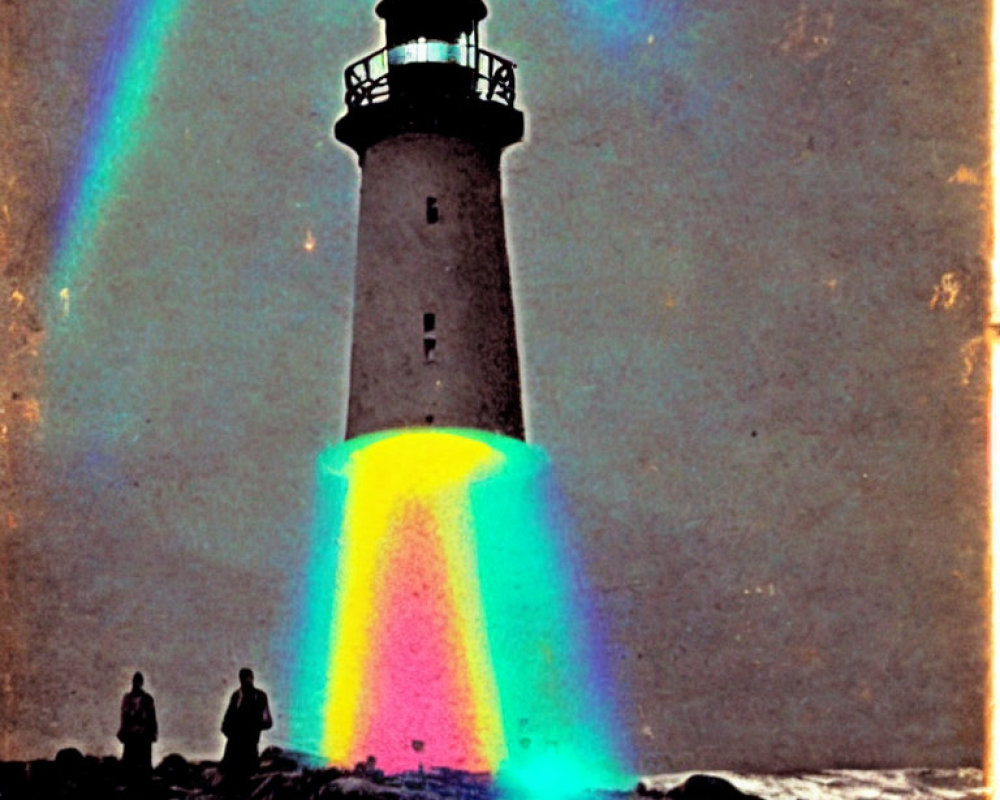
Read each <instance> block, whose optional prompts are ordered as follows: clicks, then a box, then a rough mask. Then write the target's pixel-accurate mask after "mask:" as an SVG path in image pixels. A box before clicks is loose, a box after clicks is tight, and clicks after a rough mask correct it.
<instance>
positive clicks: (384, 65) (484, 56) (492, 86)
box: [344, 41, 516, 108]
mask: <svg viewBox="0 0 1000 800" xmlns="http://www.w3.org/2000/svg"><path fill="white" fill-rule="evenodd" d="M420 63H425V64H456V65H457V66H460V67H466V68H468V67H470V66H472V65H473V64H474V65H475V69H474V70H473V71H472V75H471V76H470V77H471V81H470V82H471V86H470V89H471V92H472V94H474V95H475V96H476V97H479V98H481V99H483V100H489V101H492V102H496V103H503V104H504V105H508V106H513V105H514V98H515V84H514V68H515V66H516V65H515V64H514V62H513V61H508V60H507V59H506V58H503V57H501V56H498V55H497V54H496V53H491V52H490V51H489V50H483V49H482V48H478V49H477V48H475V47H472V46H463V45H459V44H453V43H450V42H434V41H431V42H426V41H418V42H408V43H407V44H403V45H397V46H395V47H392V48H388V47H383V48H382V49H381V50H378V51H376V52H374V53H371V54H369V55H367V56H365V57H364V58H362V59H360V60H358V61H355V62H354V63H353V64H351V65H350V66H348V67H347V69H346V70H344V83H345V85H346V87H347V92H346V94H345V96H344V101H345V102H346V103H347V107H348V108H357V107H359V106H367V105H371V104H373V103H381V102H383V101H385V100H388V99H389V70H390V69H391V68H393V67H398V66H402V65H404V64H420Z"/></svg>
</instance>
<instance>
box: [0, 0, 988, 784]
mask: <svg viewBox="0 0 1000 800" xmlns="http://www.w3.org/2000/svg"><path fill="white" fill-rule="evenodd" d="M139 6H143V7H146V8H152V9H159V12H160V13H161V14H162V20H161V21H160V22H159V23H156V24H154V25H152V26H151V28H150V30H152V31H154V32H156V34H157V36H156V37H154V39H155V40H154V39H150V40H147V41H146V45H148V48H149V49H148V52H147V51H141V52H139V51H137V52H138V54H137V55H135V60H134V69H135V72H134V75H135V76H136V79H137V83H136V84H134V86H135V87H137V88H136V92H137V94H136V95H135V96H134V97H132V98H131V101H130V102H133V103H134V104H133V105H128V104H127V103H125V100H121V102H122V103H123V105H121V106H120V108H119V109H118V112H117V114H118V116H117V117H116V116H115V114H114V113H112V116H111V119H112V124H111V126H110V130H111V131H112V132H117V133H109V134H107V135H106V136H105V139H104V140H103V141H104V144H105V146H106V147H107V148H110V149H109V150H107V151H106V152H108V153H110V155H108V156H107V159H108V160H107V161H106V164H105V166H106V168H107V172H106V173H102V174H103V175H104V177H102V178H100V179H99V180H98V179H97V178H93V180H94V181H95V182H96V183H95V185H99V187H100V191H97V192H96V194H94V195H93V197H94V198H96V199H95V203H97V206H96V213H95V216H94V218H93V219H94V220H96V222H94V223H93V225H92V226H91V227H89V228H87V227H85V228H84V229H83V230H84V235H83V237H82V238H81V239H79V240H72V241H70V245H66V240H65V236H66V234H65V226H66V218H67V214H68V213H69V212H68V211H67V204H66V198H67V193H71V192H72V191H73V188H72V187H74V186H79V185H80V183H74V181H80V182H85V175H86V174H90V175H91V176H93V175H95V174H97V173H93V172H91V173H86V171H85V170H84V171H83V172H81V165H85V164H86V159H87V157H88V153H91V152H94V151H95V149H97V148H98V144H95V142H96V141H97V140H95V139H94V138H93V132H94V128H93V126H94V124H95V119H97V118H98V117H99V113H100V109H102V108H106V107H107V106H102V105H101V102H103V101H101V99H100V98H101V97H105V96H106V95H107V96H110V94H109V92H108V90H109V86H108V85H107V79H108V76H110V75H113V74H115V70H117V69H123V68H124V67H123V62H122V60H121V59H125V58H126V54H125V53H124V51H122V54H121V58H120V59H119V60H117V61H116V60H115V59H109V58H108V52H109V48H111V50H114V48H115V47H117V46H118V45H117V44H116V42H117V41H118V40H116V38H115V37H116V36H121V37H122V39H121V41H125V40H126V39H127V33H128V31H127V30H124V29H123V28H122V23H121V19H120V14H121V7H120V6H119V4H118V3H117V2H114V0H74V1H73V2H71V1H70V0H53V2H50V3H46V4H44V5H41V4H31V3H29V2H26V0H14V2H9V3H6V4H4V6H3V7H2V10H0V34H2V36H3V39H2V44H3V47H2V48H0V70H2V75H3V81H4V82H5V85H7V86H9V87H11V91H9V92H5V94H6V95H7V98H6V99H4V100H3V101H2V106H0V107H2V108H3V112H2V115H0V130H2V132H3V135H4V140H5V141H6V142H9V143H10V146H9V147H7V146H5V149H6V153H5V154H4V155H3V156H2V159H3V160H2V161H0V165H2V167H3V170H4V172H3V181H2V182H0V183H2V184H3V185H2V186H0V193H2V198H3V199H2V202H3V216H2V218H0V232H2V234H3V239H2V240H0V244H2V245H3V249H2V250H0V259H2V260H0V264H2V266H3V275H4V281H5V284H4V286H5V291H6V294H7V296H8V297H9V300H5V301H4V302H5V307H4V309H3V314H4V317H3V321H4V327H5V329H6V330H7V331H8V333H9V336H8V346H9V355H8V360H7V364H8V366H7V370H6V383H7V385H8V389H9V390H8V391H7V393H6V394H4V395H3V411H4V414H5V415H6V416H5V419H6V420H7V422H6V427H5V428H4V437H3V447H4V448H5V451H4V452H5V455H4V458H5V464H6V465H7V471H6V473H5V474H6V476H7V477H6V478H4V484H3V488H4V492H5V497H6V498H7V500H8V505H9V509H10V511H9V513H8V523H7V532H6V533H5V534H4V536H5V538H4V539H3V547H4V553H5V559H4V565H5V569H4V572H3V574H2V575H0V583H2V585H3V589H4V603H5V605H7V609H6V610H5V611H4V617H5V618H6V623H5V628H4V641H5V642H6V643H7V645H8V647H7V654H6V656H4V657H3V667H4V672H5V674H6V676H7V677H6V680H5V683H4V686H3V691H4V692H5V697H4V709H5V713H4V715H3V726H4V738H3V740H2V741H3V755H4V756H7V757H13V756H19V755H20V756H23V755H28V756H39V755H50V754H52V753H53V752H54V751H55V749H56V748H57V747H58V746H59V745H60V744H63V743H75V744H77V745H79V746H81V747H83V748H85V749H87V750H90V751H97V752H110V751H112V750H113V748H114V746H115V744H114V741H113V734H114V729H115V725H116V722H117V720H116V713H117V708H116V705H117V697H118V695H119V694H120V693H121V692H123V691H125V690H126V689H127V688H128V678H129V676H130V675H131V672H132V671H133V670H134V669H136V668H141V669H143V670H144V671H145V672H146V674H147V685H148V688H149V689H150V690H151V691H152V692H153V693H154V694H155V695H156V697H157V701H158V703H159V706H160V709H161V717H162V719H163V731H164V733H163V742H162V743H161V746H160V747H161V752H162V753H166V752H168V751H170V750H172V749H174V750H180V751H182V752H185V753H192V754H204V755H212V754H215V753H216V752H217V751H218V750H219V748H220V743H219V737H218V735H217V734H216V730H217V726H218V720H217V719H216V717H218V716H219V713H220V711H221V707H222V704H223V702H224V699H225V693H226V691H227V690H228V689H229V688H230V687H231V686H232V685H234V684H235V673H236V669H237V668H238V667H240V666H242V665H243V664H244V663H251V664H253V665H254V666H255V667H256V669H257V672H258V675H259V676H260V679H261V683H262V684H263V685H265V686H268V687H269V688H271V690H272V694H273V695H274V698H273V701H274V704H275V706H276V709H277V710H278V726H277V727H276V729H275V731H274V733H273V735H272V737H271V740H272V741H275V742H278V743H280V742H281V741H282V736H283V730H284V728H283V724H282V722H281V719H280V708H281V703H282V697H281V694H280V690H279V689H278V687H279V686H280V677H279V676H280V674H281V672H282V665H283V658H284V656H286V655H287V654H282V653H281V651H280V648H276V647H275V642H276V641H277V638H278V637H280V632H281V631H282V630H283V628H284V627H285V626H287V624H288V622H289V620H288V614H289V608H290V603H291V598H292V596H293V594H294V585H295V582H296V580H297V578H296V576H297V574H298V572H297V571H298V570H299V569H300V565H301V559H302V557H303V555H304V548H305V545H306V542H307V536H306V534H305V531H307V530H308V525H309V520H310V513H311V512H310V510H311V502H312V492H313V488H314V486H313V460H314V458H315V455H316V454H317V453H318V452H319V450H320V449H321V448H322V447H324V446H325V444H326V443H329V442H332V441H337V440H338V438H339V437H340V436H341V433H342V429H343V415H344V406H345V402H346V395H345V391H346V386H345V370H346V366H347V364H346V346H347V341H348V339H347V335H348V329H349V319H350V310H351V287H352V269H353V264H354V247H355V225H356V215H357V192H358V174H359V173H358V168H357V164H356V160H355V158H354V155H353V154H352V153H351V152H350V151H348V150H346V149H344V148H342V147H340V146H339V145H336V144H334V143H333V142H332V141H331V139H330V136H329V129H330V126H331V123H332V122H333V120H334V119H335V118H336V117H337V116H339V115H340V114H341V113H342V112H343V106H342V100H341V96H342V91H343V88H342V69H343V67H344V66H345V65H346V64H347V63H348V62H349V61H351V60H353V59H354V58H357V57H360V56H361V55H363V54H364V53H366V52H368V51H370V50H373V49H376V48H377V47H378V46H380V35H381V34H380V31H379V26H378V20H377V18H376V17H375V16H374V14H373V11H372V6H373V3H371V2H368V1H367V0H297V2H288V1H287V0H285V1H282V0H269V1H268V2H264V1H263V0H242V1H241V0H227V2H224V3H215V2H213V3H200V4H195V3H189V2H174V1H173V0H157V2H152V1H151V0H150V1H149V2H146V3H145V4H142V3H137V4H136V7H139ZM490 10H491V15H490V17H489V18H488V20H487V22H486V25H485V37H484V42H485V45H486V47H488V48H490V49H492V50H495V51H497V52H499V53H501V54H503V55H505V56H507V57H509V58H512V59H513V60H515V61H516V62H517V63H518V65H519V66H518V105H519V107H521V108H523V109H524V110H525V111H526V115H527V119H528V133H527V137H526V141H525V142H524V143H522V144H520V145H517V146H515V147H513V148H512V149H511V150H510V151H509V153H508V155H507V156H506V157H505V162H504V165H505V166H504V179H505V195H506V211H507V215H508V217H507V229H508V244H509V247H510V250H511V256H512V269H513V273H514V279H515V290H516V298H515V299H516V302H517V315H518V326H519V335H520V339H521V346H522V353H521V357H522V365H523V366H522V369H523V374H524V386H525V397H526V404H527V412H528V420H529V438H530V440H531V441H533V442H535V443H536V444H538V445H540V446H541V447H543V448H544V449H545V450H546V451H547V452H548V453H549V454H550V456H551V458H552V460H553V462H554V464H555V466H556V470H557V472H558V473H559V474H560V475H561V476H562V481H563V485H564V488H565V490H566V492H567V495H568V496H569V497H570V500H571V509H572V511H573V513H574V514H575V515H576V518H577V526H578V537H579V538H578V541H579V546H580V550H581V553H582V555H583V559H584V563H585V564H586V565H587V569H588V572H589V575H590V579H591V581H592V584H593V586H594V589H595V596H596V598H597V601H598V605H599V606H600V608H601V610H602V611H603V613H604V616H605V618H606V619H607V620H608V630H607V634H608V640H609V642H610V645H609V646H610V647H611V652H610V654H609V655H610V657H611V658H612V660H613V662H614V663H615V664H616V665H617V670H618V678H619V682H620V687H621V698H622V706H623V714H624V718H625V720H626V724H627V725H628V726H629V736H630V737H631V738H632V739H633V740H634V742H635V744H636V751H637V752H636V759H635V766H636V769H639V770H644V771H653V770H662V769H666V768H688V767H691V768H695V767H702V768H712V767H722V766H729V767H757V768H779V767H795V766H813V767H823V766H831V765H834V764H838V765H842V764H852V765H867V764H878V765H898V764H930V763H939V764H951V765H954V764H959V763H970V762H975V761H976V760H977V759H978V758H979V751H980V747H981V740H982V724H981V715H980V708H981V704H982V684H983V680H984V674H985V655H984V649H983V648H984V642H985V629H984V624H985V621H984V614H983V611H982V603H983V600H984V597H985V594H984V586H985V579H984V575H983V560H984V549H985V548H984V537H985V521H986V510H985V478H984V475H983V472H984V464H985V456H984V446H985V445H984V441H985V429H986V420H985V405H984V397H985V377H986V376H985V368H986V364H985V355H984V351H983V346H982V341H981V338H980V337H981V334H982V325H983V288H982V287H983V286H984V285H985V280H986V276H985V269H986V268H985V264H984V261H983V258H982V242H983V239H984V235H985V223H984V221H983V220H982V218H981V207H982V201H983V187H982V184H983V182H984V181H985V179H986V164H987V142H986V137H985V130H986V127H985V119H986V116H985V109H986V82H985V39H984V37H985V34H984V31H983V20H982V19H981V14H982V10H981V8H980V5H979V4H966V5H958V6H956V5H955V4H953V3H945V2H943V0H942V1H935V0H927V2H921V3H913V2H904V0H880V2H870V1H869V0H794V1H792V0H774V2H769V3H739V2H733V1H732V0H661V1H659V2H653V1H652V0H627V1H626V0H622V2H612V1H611V0H573V1H570V0H566V1H565V2H533V3H529V2H527V0H510V1H508V2H501V1H500V0H497V2H494V3H492V4H491V5H490ZM116 15H117V16H116ZM116 19H117V20H118V21H117V22H116ZM139 78H141V80H139ZM102 81H103V83H102ZM143 81H145V82H143ZM122 91H123V92H124V90H122ZM125 95H127V92H125ZM126 99H127V97H126ZM88 108H89V109H90V110H89V111H88ZM80 175H84V177H82V178H77V177H74V176H80ZM102 181H103V182H102ZM102 192H103V194H102ZM74 242H75V245H74ZM307 242H313V243H314V244H313V245H312V246H311V247H307V246H306V244H307ZM64 245H66V246H67V247H69V249H60V248H61V247H63V246H64ZM71 245H72V246H76V245H78V246H79V249H77V250H73V249H72V246H71ZM67 253H68V255H67ZM60 254H62V256H60ZM60 258H62V260H60ZM63 290H65V291H63Z"/></svg>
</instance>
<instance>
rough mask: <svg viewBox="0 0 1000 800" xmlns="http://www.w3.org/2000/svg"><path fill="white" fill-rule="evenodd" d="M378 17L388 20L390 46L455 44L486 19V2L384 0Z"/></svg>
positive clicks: (378, 9) (378, 8) (387, 36)
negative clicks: (423, 41) (431, 41)
mask: <svg viewBox="0 0 1000 800" xmlns="http://www.w3.org/2000/svg"><path fill="white" fill-rule="evenodd" d="M375 13H376V14H378V15H379V16H380V17H382V18H383V19H384V20H385V23H386V44H388V45H389V46H390V47H392V46H393V45H396V44H401V43H403V42H407V41H417V40H418V39H419V38H421V37H423V38H425V39H436V40H438V41H445V42H455V41H458V38H459V37H460V36H461V35H462V34H463V33H464V34H471V33H473V31H474V30H475V28H476V26H477V24H478V23H479V21H480V20H481V19H483V18H485V17H486V14H487V11H486V4H485V3H483V0H382V2H381V3H379V4H378V5H377V6H376V7H375Z"/></svg>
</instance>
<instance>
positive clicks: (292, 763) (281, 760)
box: [258, 746, 304, 772]
mask: <svg viewBox="0 0 1000 800" xmlns="http://www.w3.org/2000/svg"><path fill="white" fill-rule="evenodd" d="M303 766H304V765H303V764H300V763H299V761H298V760H296V759H295V758H294V757H293V756H292V754H290V753H286V752H285V751H284V750H282V749H281V748H280V747H274V746H271V747H266V748H264V752H263V753H261V754H260V766H259V767H258V769H259V770H260V771H261V772H296V771H298V770H300V769H301V768H302V767H303Z"/></svg>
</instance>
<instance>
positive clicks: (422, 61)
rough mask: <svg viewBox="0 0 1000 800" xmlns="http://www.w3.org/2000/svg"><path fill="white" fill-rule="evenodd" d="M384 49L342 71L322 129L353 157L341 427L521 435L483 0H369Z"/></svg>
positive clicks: (505, 117)
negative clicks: (352, 248) (353, 258)
mask: <svg viewBox="0 0 1000 800" xmlns="http://www.w3.org/2000/svg"><path fill="white" fill-rule="evenodd" d="M375 12H376V14H378V16H379V17H381V18H382V19H383V20H384V23H385V46H384V47H383V48H382V49H380V50H378V51H376V52H374V53H371V54H370V55H367V56H365V57H364V58H362V59H361V60H359V61H357V62H355V63H353V64H351V65H350V66H348V67H347V69H346V71H345V83H346V105H347V113H346V114H345V115H344V116H343V117H342V118H341V119H340V120H338V121H337V123H336V125H335V126H334V135H335V137H336V138H337V139H338V140H340V141H341V142H343V143H344V144H346V145H348V146H349V147H351V148H352V149H353V150H354V151H355V152H356V153H357V155H358V159H359V163H360V165H361V202H360V213H359V220H358V254H357V272H356V278H355V289H354V319H353V326H352V334H353V339H352V344H351V370H350V389H349V399H348V411H347V432H346V435H347V438H353V437H356V436H360V435H363V434H366V433H372V432H375V431H380V430H386V429H393V428H406V427H414V426H417V427H426V426H432V427H462V428H476V429H480V430H485V431H494V432H498V433H502V434H504V435H507V436H511V437H514V438H523V437H524V421H523V413H522V405H521V383H520V374H519V362H518V352H517V340H516V335H515V326H514V304H513V296H512V292H511V279H510V268H509V265H508V258H507V246H506V241H505V235H504V217H503V202H502V193H501V179H500V156H501V153H502V152H503V150H504V148H505V147H507V146H508V145H510V144H513V143H514V142H517V141H519V140H520V139H521V137H522V135H523V132H524V117H523V115H522V113H521V112H520V111H519V110H517V109H516V108H515V107H514V102H515V83H514V64H513V63H512V62H511V61H509V60H507V59H505V58H502V57H500V56H498V55H496V54H494V53H491V52H489V51H487V50H485V49H484V48H482V47H481V46H480V37H479V23H480V22H481V21H482V20H483V19H484V18H485V17H486V14H487V10H486V6H485V4H484V3H483V2H482V0H382V2H380V3H379V4H378V5H377V6H376V8H375Z"/></svg>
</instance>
